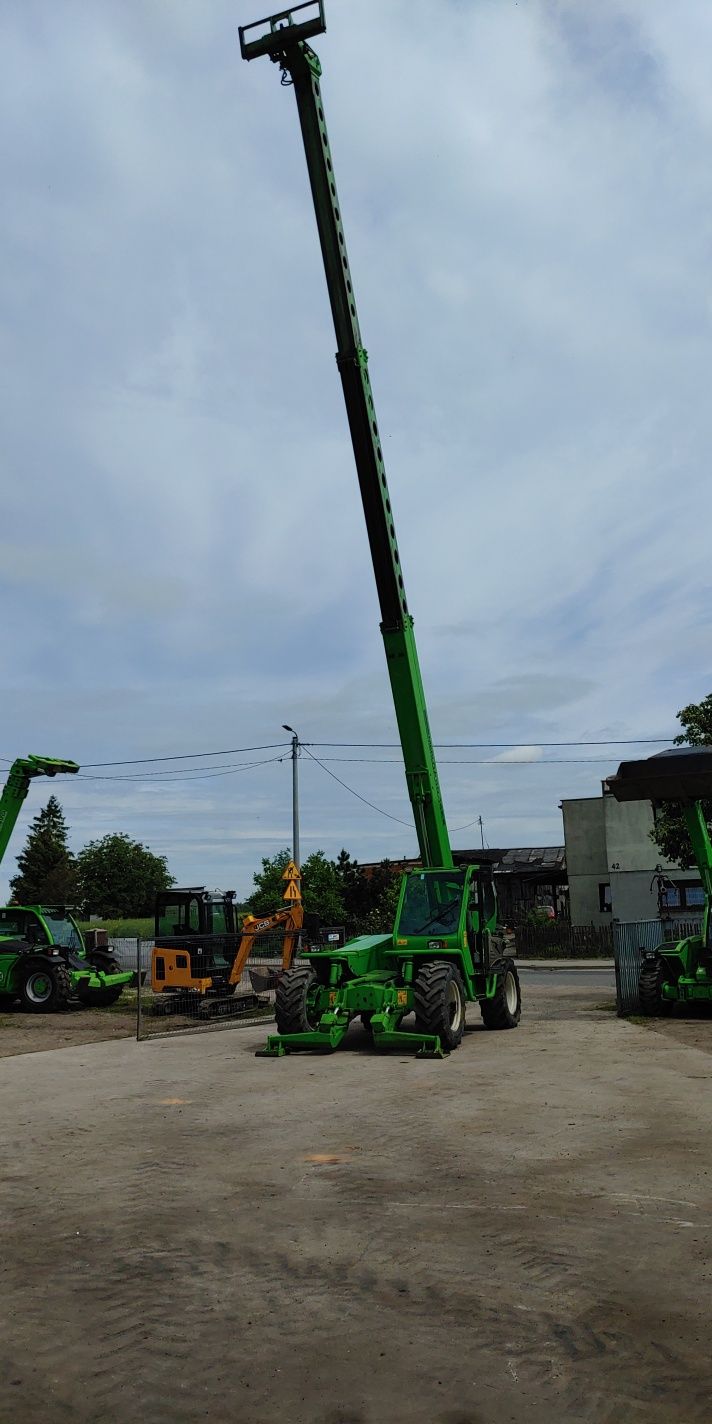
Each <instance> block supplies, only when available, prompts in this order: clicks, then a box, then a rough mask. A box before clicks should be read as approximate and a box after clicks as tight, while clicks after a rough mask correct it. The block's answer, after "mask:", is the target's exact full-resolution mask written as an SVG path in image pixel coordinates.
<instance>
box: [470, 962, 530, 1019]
mask: <svg viewBox="0 0 712 1424" xmlns="http://www.w3.org/2000/svg"><path fill="white" fill-rule="evenodd" d="M480 1013H481V1014H482V1021H483V1023H484V1026H485V1028H491V1029H497V1028H516V1027H517V1024H518V1023H519V1020H520V1018H521V1016H522V991H521V988H520V986H519V975H518V974H517V970H516V968H515V966H514V964H513V963H512V961H511V960H505V961H504V963H503V964H502V965H497V990H496V993H495V996H494V998H493V999H480Z"/></svg>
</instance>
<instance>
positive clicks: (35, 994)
mask: <svg viewBox="0 0 712 1424" xmlns="http://www.w3.org/2000/svg"><path fill="white" fill-rule="evenodd" d="M25 993H26V994H27V997H28V999H30V1000H31V1001H32V1003H33V1004H46V1003H47V1000H48V999H50V998H51V997H52V980H51V979H50V978H49V976H48V975H47V974H43V973H41V972H38V973H37V974H31V975H30V977H29V979H28V980H27V982H26V984H25Z"/></svg>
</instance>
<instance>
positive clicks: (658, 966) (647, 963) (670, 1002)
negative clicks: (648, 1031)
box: [638, 954, 675, 1018]
mask: <svg viewBox="0 0 712 1424" xmlns="http://www.w3.org/2000/svg"><path fill="white" fill-rule="evenodd" d="M667 979H668V970H667V966H666V964H665V960H664V959H662V958H661V956H660V955H659V954H656V955H655V957H654V958H651V959H646V960H644V962H643V967H642V969H641V971H640V979H639V980H638V994H639V996H640V1007H641V1011H642V1012H643V1013H644V1014H645V1015H646V1017H647V1018H667V1016H668V1015H669V1014H671V1013H672V1011H673V1009H674V1007H675V1001H674V999H664V998H663V984H664V983H665V982H666V981H667Z"/></svg>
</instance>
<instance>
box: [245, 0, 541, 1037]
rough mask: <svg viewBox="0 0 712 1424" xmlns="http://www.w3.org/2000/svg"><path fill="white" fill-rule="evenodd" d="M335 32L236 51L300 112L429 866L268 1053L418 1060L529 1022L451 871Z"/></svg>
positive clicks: (288, 980)
mask: <svg viewBox="0 0 712 1424" xmlns="http://www.w3.org/2000/svg"><path fill="white" fill-rule="evenodd" d="M325 29H326V22H325V19H324V6H323V0H313V3H309V4H303V5H296V6H292V7H291V8H290V9H288V10H283V11H281V12H280V13H279V14H276V15H272V16H269V17H268V18H267V19H264V20H260V21H257V22H256V23H255V24H253V25H247V26H243V27H241V28H240V48H241V52H242V56H243V58H244V59H246V60H252V59H257V58H258V57H260V56H263V55H266V56H268V57H269V59H271V60H272V61H273V62H274V63H275V64H276V65H278V67H279V69H280V70H281V75H282V83H283V84H285V85H289V86H293V89H294V94H295V97H296V101H297V109H298V113H299V120H300V124H301V130H302V138H303V141H304V150H305V154H306V160H307V169H308V173H309V180H310V184H311V190H312V197H313V200H314V208H315V212H316V220H317V227H318V231H319V239H320V243H321V250H322V256H323V260H324V267H325V272H326V281H327V287H328V292H329V299H330V302H331V309H332V315H333V319H334V326H335V330H336V338H337V343H338V352H337V356H336V361H337V366H338V369H339V373H340V376H341V381H342V385H343V391H344V400H345V403H346V413H347V416H348V422H349V428H350V431H351V440H352V444H353V450H354V456H355V460H356V470H357V474H358V480H359V485H360V490H361V499H362V503H363V509H364V515H365V518H366V528H367V531H368V538H369V544H370V548H371V558H372V562H373V569H374V573H375V577H376V587H377V591H378V597H379V602H380V607H381V618H382V622H381V632H382V634H383V641H384V643H385V651H386V660H387V664H388V671H389V675H390V682H391V691H392V694H393V701H394V705H395V711H396V718H397V722H398V731H399V735H400V740H401V745H402V748H403V759H404V763H405V774H406V781H407V785H408V792H409V795H410V800H411V804H412V808H413V815H414V819H415V828H416V833H417V837H418V845H419V848H420V857H421V865H422V868H421V869H417V870H413V871H410V872H409V873H407V874H406V875H404V876H403V880H402V884H401V890H400V899H399V902H398V910H397V914H396V921H395V926H394V928H393V932H392V933H390V934H381V935H370V936H365V937H361V938H358V939H354V940H351V941H349V942H348V943H347V944H346V945H345V946H344V947H343V948H341V949H335V950H328V949H324V950H321V949H320V950H312V951H311V952H309V953H307V954H304V955H303V956H302V957H303V959H304V960H306V961H307V962H306V963H305V964H300V965H298V966H297V967H295V968H293V969H290V970H288V971H287V972H286V973H284V974H283V975H282V976H281V978H280V980H279V983H278V985H277V992H276V1017H277V1028H278V1030H279V1032H278V1033H277V1034H274V1035H272V1036H271V1037H270V1039H269V1040H268V1044H267V1047H266V1049H264V1050H262V1051H263V1052H264V1053H266V1054H268V1055H275V1056H281V1055H282V1054H284V1053H286V1052H288V1051H290V1050H293V1049H319V1048H322V1049H334V1048H337V1047H338V1045H339V1044H340V1043H341V1042H342V1040H343V1038H344V1037H345V1035H346V1033H347V1031H348V1028H349V1024H350V1022H351V1020H352V1019H353V1018H355V1017H360V1018H361V1021H362V1022H363V1023H364V1024H365V1026H366V1027H367V1028H368V1029H369V1031H370V1035H371V1038H372V1042H373V1043H374V1045H375V1046H376V1047H377V1048H389V1047H401V1048H402V1047H405V1046H409V1047H416V1048H418V1050H419V1056H424V1057H438V1058H441V1057H443V1056H444V1054H445V1053H446V1052H448V1051H450V1050H451V1049H454V1048H457V1047H458V1045H459V1043H460V1042H461V1040H462V1035H463V1032H464V1028H465V1004H466V1002H467V1001H477V1002H478V1003H479V1005H480V1009H481V1013H482V1018H483V1020H484V1023H485V1026H486V1027H487V1028H492V1029H505V1028H515V1027H516V1025H517V1024H518V1022H519V1017H520V1012H521V996H520V989H519V980H518V976H517V971H516V968H515V966H514V963H513V961H512V960H511V959H508V958H505V957H503V955H502V953H501V950H500V949H499V948H498V947H497V942H496V939H495V937H494V931H495V929H496V918H497V907H496V900H495V893H494V885H493V881H492V872H491V869H490V867H489V866H486V865H480V866H478V865H469V866H467V867H466V868H465V869H455V867H454V863H453V856H452V850H451V848H450V840H449V836H448V830H447V824H446V821H445V812H444V809H443V803H442V795H441V791H440V783H439V780H438V772H437V767H436V764H435V754H434V751H433V744H432V739H431V735H430V727H429V724H428V713H427V708H426V703H425V694H424V692H423V684H422V680H421V675H420V667H419V664H418V653H417V649H416V644H415V635H414V632H413V619H412V617H411V615H410V613H409V611H408V604H407V601H406V595H405V586H404V581H403V569H402V567H401V560H400V554H399V551H398V544H397V540H396V534H395V525H394V519H393V511H392V508H391V500H390V495H389V491H388V485H387V481H386V471H385V465H384V460H383V451H382V447H381V436H380V434H379V428H378V422H377V420H376V412H375V407H374V401H373V393H372V389H371V382H370V378H369V372H368V357H367V354H366V351H365V350H364V347H363V342H362V340H361V332H360V328H359V322H358V316H357V313H356V298H355V296H354V291H353V284H352V278H351V269H350V266H349V259H348V255H347V251H346V239H345V236H344V228H343V224H342V220H341V209H340V204H339V200H338V197H337V192H336V181H335V178H334V170H333V161H332V155H331V149H330V146H329V138H328V134H327V130H326V120H325V117H324V106H323V100H322V95H321V86H320V82H319V81H320V77H321V72H322V71H321V64H320V62H319V59H318V57H317V55H316V54H315V53H314V51H313V50H312V49H311V48H310V46H309V44H308V43H307V41H308V40H309V39H310V38H312V37H313V36H314V35H318V34H321V33H322V32H323V31H324V30H325ZM270 161H271V162H274V155H272V156H271V160H270ZM283 279H284V274H283V273H282V274H281V277H280V280H283ZM412 1012H414V1013H415V1028H414V1030H413V1031H410V1032H404V1031H402V1030H401V1022H402V1020H403V1019H405V1018H407V1017H408V1016H409V1015H410V1014H411V1013H412Z"/></svg>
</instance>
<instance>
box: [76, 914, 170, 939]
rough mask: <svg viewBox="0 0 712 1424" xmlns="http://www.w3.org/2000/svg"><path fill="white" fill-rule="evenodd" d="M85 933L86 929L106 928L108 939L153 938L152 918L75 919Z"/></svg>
mask: <svg viewBox="0 0 712 1424" xmlns="http://www.w3.org/2000/svg"><path fill="white" fill-rule="evenodd" d="M77 924H78V925H79V928H80V930H81V932H82V934H85V933H86V931H87V930H106V932H107V934H108V936H109V939H153V920H152V919H141V920H91V921H89V920H77Z"/></svg>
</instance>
